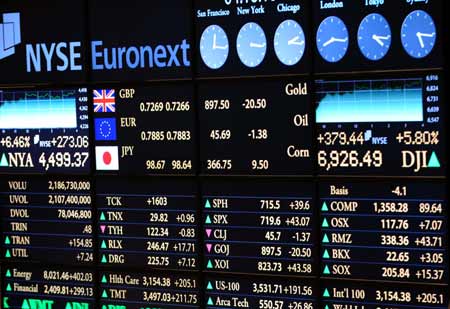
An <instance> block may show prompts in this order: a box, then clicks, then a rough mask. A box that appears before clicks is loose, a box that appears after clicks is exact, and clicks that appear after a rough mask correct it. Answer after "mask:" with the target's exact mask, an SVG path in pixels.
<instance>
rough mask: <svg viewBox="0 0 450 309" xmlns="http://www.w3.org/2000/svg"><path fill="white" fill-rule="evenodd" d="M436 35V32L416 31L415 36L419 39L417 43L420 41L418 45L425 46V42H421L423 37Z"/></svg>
mask: <svg viewBox="0 0 450 309" xmlns="http://www.w3.org/2000/svg"><path fill="white" fill-rule="evenodd" d="M435 35H436V33H434V32H433V33H422V32H417V33H416V36H417V38H418V39H419V43H420V47H422V48H425V43H424V42H423V37H425V38H432V37H434V36H435Z"/></svg>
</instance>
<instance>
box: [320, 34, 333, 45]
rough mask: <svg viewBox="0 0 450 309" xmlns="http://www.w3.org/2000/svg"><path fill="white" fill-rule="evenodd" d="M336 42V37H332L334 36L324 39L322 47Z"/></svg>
mask: <svg viewBox="0 0 450 309" xmlns="http://www.w3.org/2000/svg"><path fill="white" fill-rule="evenodd" d="M334 42H336V39H335V38H334V36H332V37H331V39H329V40H328V41H326V42H325V43H323V45H322V46H323V47H327V46H328V45H330V44H331V43H334Z"/></svg>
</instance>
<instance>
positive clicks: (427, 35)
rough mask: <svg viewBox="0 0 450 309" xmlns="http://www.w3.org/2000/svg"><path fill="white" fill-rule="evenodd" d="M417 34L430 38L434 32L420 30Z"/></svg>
mask: <svg viewBox="0 0 450 309" xmlns="http://www.w3.org/2000/svg"><path fill="white" fill-rule="evenodd" d="M417 35H420V36H423V37H426V38H432V37H434V36H435V35H436V33H434V32H433V33H422V32H417Z"/></svg>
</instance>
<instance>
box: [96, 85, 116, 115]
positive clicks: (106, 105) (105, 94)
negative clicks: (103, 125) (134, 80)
mask: <svg viewBox="0 0 450 309" xmlns="http://www.w3.org/2000/svg"><path fill="white" fill-rule="evenodd" d="M115 111H116V91H115V90H114V89H100V90H94V112H95V113H114V112H115Z"/></svg>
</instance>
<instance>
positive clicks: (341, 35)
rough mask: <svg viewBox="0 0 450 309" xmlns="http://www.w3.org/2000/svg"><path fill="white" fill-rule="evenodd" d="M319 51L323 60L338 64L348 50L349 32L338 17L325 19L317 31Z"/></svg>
mask: <svg viewBox="0 0 450 309" xmlns="http://www.w3.org/2000/svg"><path fill="white" fill-rule="evenodd" d="M316 43H317V49H318V50H319V53H320V55H321V56H322V58H323V59H325V60H326V61H328V62H338V61H340V60H341V59H342V58H344V56H345V54H346V53H347V49H348V30H347V26H346V25H345V24H344V22H343V21H342V20H341V19H340V18H339V17H336V16H330V17H327V18H325V19H324V20H323V21H322V22H321V23H320V26H319V29H318V30H317V36H316Z"/></svg>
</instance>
